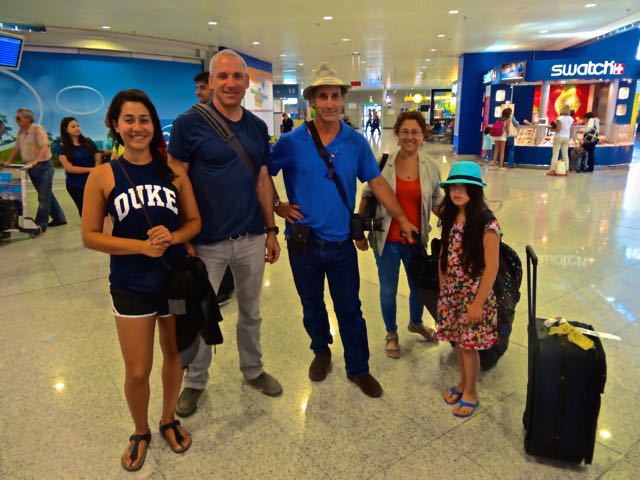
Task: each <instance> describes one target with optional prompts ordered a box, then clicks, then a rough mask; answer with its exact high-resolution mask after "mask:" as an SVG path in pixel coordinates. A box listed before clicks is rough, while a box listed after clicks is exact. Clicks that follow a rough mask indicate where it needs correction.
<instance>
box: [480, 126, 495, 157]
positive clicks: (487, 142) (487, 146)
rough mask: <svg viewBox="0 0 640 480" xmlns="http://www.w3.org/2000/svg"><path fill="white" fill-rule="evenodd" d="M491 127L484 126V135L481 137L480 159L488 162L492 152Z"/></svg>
mask: <svg viewBox="0 0 640 480" xmlns="http://www.w3.org/2000/svg"><path fill="white" fill-rule="evenodd" d="M489 132H491V127H484V136H483V137H482V153H481V155H482V160H484V161H485V162H488V161H489V160H490V159H491V158H493V155H491V154H492V148H491V147H492V145H493V140H492V139H491V135H490V134H489Z"/></svg>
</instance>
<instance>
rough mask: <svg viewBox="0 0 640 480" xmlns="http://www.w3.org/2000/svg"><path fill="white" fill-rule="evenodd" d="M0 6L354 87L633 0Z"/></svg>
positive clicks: (16, 13) (399, 77)
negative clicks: (216, 48)
mask: <svg viewBox="0 0 640 480" xmlns="http://www.w3.org/2000/svg"><path fill="white" fill-rule="evenodd" d="M2 4H3V6H2V9H1V11H0V21H12V22H15V23H21V24H31V25H35V24H40V25H45V26H47V27H65V28H78V29H86V30H95V31H100V32H102V33H103V34H104V33H106V32H109V33H110V34H113V33H125V34H131V33H133V32H135V34H136V35H138V36H149V37H156V38H165V39H172V40H179V41H184V42H190V43H194V44H200V45H225V46H228V47H231V48H234V49H236V50H238V51H242V52H245V53H247V54H249V55H253V56H255V57H258V58H261V59H264V60H267V61H269V62H272V63H273V67H274V82H275V83H290V82H291V83H296V82H299V83H303V84H304V83H306V82H308V81H309V80H310V78H311V76H312V75H313V69H314V68H315V66H316V65H318V64H319V63H320V62H322V61H330V62H331V63H333V64H334V65H336V66H337V68H338V70H339V71H340V72H341V74H342V75H343V76H344V77H345V80H347V81H352V80H356V81H361V82H362V88H369V89H373V88H385V87H386V88H414V87H415V88H438V87H440V88H441V87H447V86H450V85H451V81H452V80H454V79H455V78H456V75H457V65H458V56H459V55H460V54H461V53H464V52H485V51H491V50H496V51H501V50H528V49H537V50H552V49H558V48H562V47H566V46H570V45H572V44H576V43H580V42H582V41H584V40H587V39H589V38H593V37H594V36H597V35H598V34H601V33H606V32H607V31H610V30H612V29H615V28H617V27H621V26H624V25H626V24H629V23H631V22H634V21H637V20H639V19H640V0H594V1H593V3H589V2H586V1H584V0H583V1H568V0H564V1H563V0H536V1H531V0H511V1H495V0H494V1H489V0H448V1H441V0H422V1H413V2H401V1H392V0H387V1H382V0H340V1H335V0H330V1H312V0H296V1H292V0H238V1H231V0H229V1H205V0H182V1H167V0H154V1H149V0H139V1H131V0H108V1H105V0H82V1H70V0H66V1H65V0H59V1H54V2H52V1H51V0H2ZM590 5H593V6H590ZM456 12H457V13H456ZM328 17H331V18H328ZM103 26H109V27H110V29H108V30H106V29H102V27H103ZM88 34H90V32H88ZM255 42H259V44H257V43H255Z"/></svg>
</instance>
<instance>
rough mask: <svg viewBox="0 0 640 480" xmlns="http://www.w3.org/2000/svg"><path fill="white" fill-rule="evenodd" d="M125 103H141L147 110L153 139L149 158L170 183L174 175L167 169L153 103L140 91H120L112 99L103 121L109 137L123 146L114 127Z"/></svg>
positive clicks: (159, 127)
mask: <svg viewBox="0 0 640 480" xmlns="http://www.w3.org/2000/svg"><path fill="white" fill-rule="evenodd" d="M125 102H136V103H141V104H143V105H144V106H145V107H146V108H147V110H149V115H150V116H151V123H152V124H153V137H152V138H151V143H150V144H149V151H150V152H151V158H152V161H153V162H155V163H156V164H157V165H158V167H159V168H160V173H161V175H162V178H163V179H165V180H167V181H168V182H170V181H172V180H173V179H174V178H175V174H174V173H173V170H171V167H169V163H168V162H167V153H166V150H165V141H164V137H163V136H162V127H161V126H160V118H159V117H158V112H157V111H156V107H155V106H154V105H153V103H151V100H149V97H148V96H147V94H146V93H144V92H143V91H142V90H137V89H131V90H121V91H120V92H118V93H116V95H115V96H114V97H113V100H111V105H109V110H107V116H106V119H105V121H106V122H107V123H108V124H109V135H110V136H111V137H112V138H114V139H115V140H116V141H117V142H118V143H119V144H120V145H124V142H123V141H122V137H121V136H120V134H119V133H118V132H116V128H115V125H116V124H117V123H118V118H120V113H121V112H122V105H124V103H125Z"/></svg>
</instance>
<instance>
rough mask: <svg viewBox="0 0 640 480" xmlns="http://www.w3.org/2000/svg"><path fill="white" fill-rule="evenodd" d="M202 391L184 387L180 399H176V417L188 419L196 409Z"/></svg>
mask: <svg viewBox="0 0 640 480" xmlns="http://www.w3.org/2000/svg"><path fill="white" fill-rule="evenodd" d="M203 392H204V390H199V389H197V388H189V387H186V388H185V389H184V390H183V391H182V393H181V394H180V397H178V405H177V406H176V415H178V416H179V417H189V416H191V415H193V414H194V413H195V411H196V410H197V409H198V400H199V399H200V397H201V396H202V393H203Z"/></svg>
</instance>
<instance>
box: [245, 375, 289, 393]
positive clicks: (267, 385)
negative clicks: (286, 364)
mask: <svg viewBox="0 0 640 480" xmlns="http://www.w3.org/2000/svg"><path fill="white" fill-rule="evenodd" d="M247 383H248V384H249V385H251V386H252V387H253V388H257V389H258V390H260V391H261V392H262V393H264V394H265V395H267V396H269V397H277V396H278V395H280V394H282V385H280V383H279V382H278V380H276V379H275V378H273V377H272V376H271V375H269V374H268V373H267V372H262V373H261V374H260V375H259V376H257V377H256V378H254V379H253V380H247Z"/></svg>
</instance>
